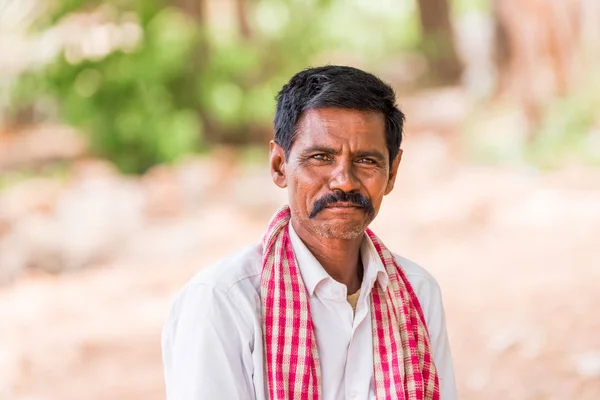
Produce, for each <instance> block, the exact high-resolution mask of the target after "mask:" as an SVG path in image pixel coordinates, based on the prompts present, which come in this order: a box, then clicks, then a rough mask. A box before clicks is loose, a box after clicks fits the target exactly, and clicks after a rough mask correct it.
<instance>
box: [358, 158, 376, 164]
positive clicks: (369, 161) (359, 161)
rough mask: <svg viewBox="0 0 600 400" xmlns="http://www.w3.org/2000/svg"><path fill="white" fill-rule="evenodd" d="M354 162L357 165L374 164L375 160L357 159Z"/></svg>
mask: <svg viewBox="0 0 600 400" xmlns="http://www.w3.org/2000/svg"><path fill="white" fill-rule="evenodd" d="M356 162H358V163H359V164H375V160H373V159H372V158H359V159H358V160H357V161H356Z"/></svg>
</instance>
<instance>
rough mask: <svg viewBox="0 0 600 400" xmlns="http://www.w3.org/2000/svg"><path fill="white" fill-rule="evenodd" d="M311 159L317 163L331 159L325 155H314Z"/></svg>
mask: <svg viewBox="0 0 600 400" xmlns="http://www.w3.org/2000/svg"><path fill="white" fill-rule="evenodd" d="M312 158H314V159H315V160H319V161H331V158H330V157H329V156H328V155H327V154H315V155H313V156H312Z"/></svg>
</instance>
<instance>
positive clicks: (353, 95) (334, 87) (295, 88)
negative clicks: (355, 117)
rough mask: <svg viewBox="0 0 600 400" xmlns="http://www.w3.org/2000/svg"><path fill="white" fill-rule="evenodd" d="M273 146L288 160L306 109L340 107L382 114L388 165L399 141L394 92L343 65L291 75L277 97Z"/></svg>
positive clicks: (400, 119)
mask: <svg viewBox="0 0 600 400" xmlns="http://www.w3.org/2000/svg"><path fill="white" fill-rule="evenodd" d="M276 100H277V108H276V111H275V120H274V121H273V125H274V128H275V143H277V144H278V145H279V146H281V147H282V148H283V150H284V152H285V157H286V158H287V157H288V155H289V152H290V148H291V147H292V144H293V143H294V140H295V139H296V135H297V133H298V131H297V129H296V128H297V127H296V125H297V123H298V120H299V118H300V116H301V115H302V113H303V112H304V111H306V110H310V109H318V108H326V107H340V108H346V109H352V110H361V111H376V112H381V113H383V115H384V116H385V139H386V144H387V148H388V152H389V155H390V163H391V162H392V161H393V160H394V159H395V158H396V156H397V155H398V151H399V149H400V143H401V142H402V130H403V127H404V113H402V111H400V109H399V108H398V106H397V105H396V95H395V93H394V89H392V87H391V86H390V85H388V84H386V83H385V82H383V81H382V80H381V79H379V78H378V77H376V76H375V75H373V74H370V73H368V72H365V71H361V70H360V69H357V68H353V67H346V66H337V65H327V66H323V67H317V68H308V69H305V70H303V71H301V72H299V73H297V74H296V75H294V76H293V77H292V78H291V79H290V81H289V82H288V83H287V84H285V85H284V86H283V88H282V89H281V90H280V91H279V93H278V94H277V97H276Z"/></svg>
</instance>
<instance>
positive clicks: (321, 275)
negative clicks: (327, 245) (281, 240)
mask: <svg viewBox="0 0 600 400" xmlns="http://www.w3.org/2000/svg"><path fill="white" fill-rule="evenodd" d="M288 230H289V234H290V241H291V244H292V249H293V250H294V255H295V256H296V262H297V264H298V269H299V270H300V274H301V275H302V280H303V281H304V285H305V286H306V290H307V291H308V294H309V295H310V296H313V295H314V294H315V290H316V289H317V285H318V284H319V283H320V282H321V281H323V280H325V279H333V278H331V277H330V276H329V274H328V273H327V271H325V269H324V268H323V266H322V265H321V263H320V262H319V261H318V260H317V259H316V258H315V256H314V255H313V254H312V253H311V252H310V250H309V249H308V247H306V245H305V244H304V242H303V241H302V239H300V237H299V236H298V234H297V233H296V231H295V230H294V228H293V227H292V224H291V223H289V224H288ZM360 255H361V258H362V263H363V268H364V273H363V282H362V284H361V291H362V292H367V294H368V293H370V291H371V288H372V287H373V284H374V282H375V280H377V282H378V283H379V285H380V286H381V287H382V289H386V288H387V285H388V281H389V278H388V274H387V272H386V270H385V266H384V265H383V262H382V261H381V258H379V255H378V254H377V250H376V249H375V246H374V245H373V242H372V241H371V239H370V238H369V237H368V235H364V238H363V241H362V244H361V248H360Z"/></svg>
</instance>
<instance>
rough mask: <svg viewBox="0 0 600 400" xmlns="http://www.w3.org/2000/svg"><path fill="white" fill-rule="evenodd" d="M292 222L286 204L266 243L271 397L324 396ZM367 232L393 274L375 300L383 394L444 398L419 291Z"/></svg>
mask: <svg viewBox="0 0 600 400" xmlns="http://www.w3.org/2000/svg"><path fill="white" fill-rule="evenodd" d="M289 220H290V210H289V208H288V207H287V206H286V207H283V208H282V209H280V210H279V211H278V212H277V213H276V214H275V216H274V217H273V218H272V219H271V222H270V223H269V228H268V230H267V233H266V235H265V237H264V240H263V269H262V275H261V281H260V291H261V302H262V312H263V340H264V345H265V362H266V367H267V371H266V372H267V379H268V387H269V399H270V400H319V399H321V374H320V364H319V354H318V352H317V342H316V338H315V333H314V330H313V326H312V320H311V317H310V304H309V300H308V292H307V290H306V287H305V285H304V282H303V281H302V276H301V275H300V271H299V270H298V266H297V265H296V259H295V256H294V252H293V250H292V244H291V242H290V237H289V233H288V230H287V229H286V228H287V225H288V223H289ZM366 234H367V235H369V238H370V239H371V241H372V242H373V244H374V245H375V248H376V250H377V253H378V254H379V257H380V258H381V260H382V262H383V264H384V265H385V268H386V271H387V273H388V276H389V284H388V286H387V288H386V289H382V288H381V286H380V285H379V284H376V285H375V286H374V287H373V290H372V292H371V302H370V303H371V318H372V326H373V372H374V377H375V393H376V396H377V399H378V400H397V399H399V400H439V399H440V391H439V383H438V376H437V371H436V368H435V365H434V363H433V359H432V356H431V351H430V343H429V333H428V332H427V326H426V324H425V318H424V317H423V311H422V310H421V306H420V304H419V301H418V299H417V296H416V294H415V292H414V291H413V289H412V287H411V285H410V283H409V282H408V280H407V278H406V276H405V275H404V272H403V270H402V268H401V267H400V266H399V265H398V264H397V263H396V261H395V259H394V256H393V255H392V254H391V253H390V251H389V250H388V249H387V248H386V247H385V246H384V245H383V243H381V241H380V240H379V239H378V238H377V236H375V235H374V234H373V232H371V231H370V230H369V229H367V231H366Z"/></svg>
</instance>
